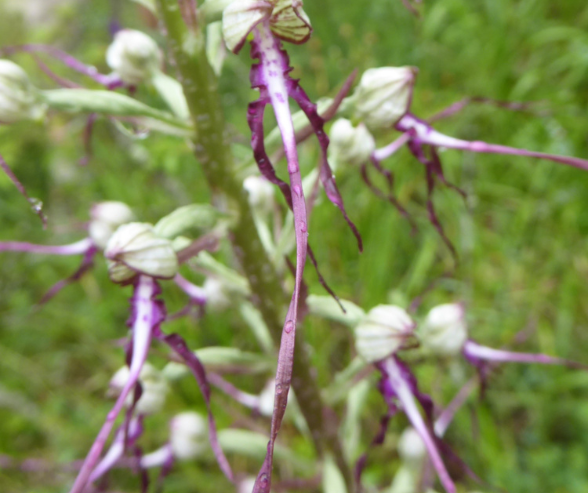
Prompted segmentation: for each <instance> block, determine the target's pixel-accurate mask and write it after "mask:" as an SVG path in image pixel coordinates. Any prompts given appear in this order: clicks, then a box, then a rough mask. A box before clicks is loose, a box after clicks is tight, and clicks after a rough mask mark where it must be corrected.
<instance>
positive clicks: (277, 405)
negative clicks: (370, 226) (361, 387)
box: [252, 21, 308, 493]
mask: <svg viewBox="0 0 588 493" xmlns="http://www.w3.org/2000/svg"><path fill="white" fill-rule="evenodd" d="M252 57H253V58H259V60H260V64H259V65H257V66H254V68H253V70H252V85H253V86H254V87H265V89H266V90H267V97H268V98H269V100H270V102H271V104H272V106H273V108H274V113H275V115H276V120H277V122H278V127H279V128H280V132H281V134H282V141H283V143H284V149H285V151H286V159H287V163H288V174H289V176H290V186H291V190H292V193H291V198H292V211H293V213H294V225H295V232H296V275H295V285H294V292H293V294H292V299H291V302H290V306H289V308H288V313H287V315H286V321H285V323H284V328H283V330H282V340H281V343H280V350H279V354H278V368H277V372H276V392H275V399H274V412H273V415H272V424H271V431H270V439H269V443H268V447H267V454H266V457H265V460H264V463H263V465H262V467H261V470H260V472H259V474H258V476H257V479H256V481H255V486H254V488H253V491H254V493H268V492H269V490H270V486H271V473H272V465H273V450H274V442H275V440H276V437H277V435H278V431H279V429H280V426H281V424H282V420H283V418H284V413H285V411H286V405H287V402H288V392H289V390H290V383H291V380H292V365H293V360H294V344H295V336H296V322H297V319H298V301H299V298H300V290H301V282H302V274H303V272H304V264H305V262H306V253H307V236H308V234H307V231H308V226H307V214H306V203H305V200H304V191H303V189H302V178H301V176H300V167H299V165H298V152H297V149H296V137H295V134H294V127H293V124H292V115H291V113H290V107H289V105H288V89H287V86H286V81H287V78H286V74H287V73H288V72H289V70H290V69H289V64H288V61H287V58H286V57H285V54H284V52H283V51H282V50H281V49H280V43H279V41H278V40H276V39H275V38H274V36H273V34H272V32H271V30H270V27H269V23H268V22H267V21H266V22H263V23H261V24H259V25H258V26H257V28H256V30H255V34H254V40H253V42H252ZM259 137H260V138H263V137H262V136H261V135H260V136H259Z"/></svg>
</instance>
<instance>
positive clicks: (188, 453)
mask: <svg viewBox="0 0 588 493" xmlns="http://www.w3.org/2000/svg"><path fill="white" fill-rule="evenodd" d="M170 446H171V449H172V453H173V455H174V457H175V458H176V459H179V460H189V459H193V458H195V457H198V456H200V455H202V453H203V452H205V451H206V450H207V449H208V425H207V423H206V420H205V419H204V418H203V417H202V416H200V415H199V414H197V413H194V412H185V413H180V414H178V415H176V416H175V417H174V418H173V419H172V420H171V423H170Z"/></svg>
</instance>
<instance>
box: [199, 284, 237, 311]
mask: <svg viewBox="0 0 588 493" xmlns="http://www.w3.org/2000/svg"><path fill="white" fill-rule="evenodd" d="M202 289H203V290H204V295H205V296H206V307H207V308H209V309H210V310H211V311H213V312H222V311H223V310H226V309H227V308H229V307H230V306H231V298H230V289H229V287H228V286H227V285H226V283H224V282H223V281H221V280H219V279H215V278H213V277H207V278H206V280H205V281H204V284H203V285H202Z"/></svg>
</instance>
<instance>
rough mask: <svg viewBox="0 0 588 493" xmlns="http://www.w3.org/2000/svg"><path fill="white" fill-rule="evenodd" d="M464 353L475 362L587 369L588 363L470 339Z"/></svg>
mask: <svg viewBox="0 0 588 493" xmlns="http://www.w3.org/2000/svg"><path fill="white" fill-rule="evenodd" d="M463 354H464V356H465V357H466V358H467V359H468V360H469V361H472V362H473V363H474V364H475V363H476V362H479V361H490V362H496V363H540V364H543V365H562V366H567V367H569V368H579V369H583V370H586V369H588V365H584V364H582V363H576V362H574V361H569V360H566V359H563V358H555V357H553V356H548V355H547V354H540V353H519V352H514V351H505V350H504V349H494V348H490V347H487V346H482V345H480V344H478V343H477V342H474V341H472V340H471V339H468V340H467V341H466V343H465V344H464V346H463Z"/></svg>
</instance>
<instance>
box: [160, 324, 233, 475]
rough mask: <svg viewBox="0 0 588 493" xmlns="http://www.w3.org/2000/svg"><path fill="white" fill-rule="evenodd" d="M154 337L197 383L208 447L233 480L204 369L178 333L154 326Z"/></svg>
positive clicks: (224, 471)
mask: <svg viewBox="0 0 588 493" xmlns="http://www.w3.org/2000/svg"><path fill="white" fill-rule="evenodd" d="M154 335H155V337H156V338H157V339H158V340H160V341H161V342H164V343H165V344H167V345H168V346H169V347H170V348H171V349H172V350H173V351H174V352H175V353H176V354H177V355H178V356H180V358H182V359H183V360H184V362H185V363H186V365H187V366H188V368H189V369H190V371H191V372H192V374H193V375H194V377H195V378H196V382H197V383H198V387H199V388H200V392H202V396H203V397H204V403H205V404H206V410H207V412H208V435H209V440H210V447H211V448H212V451H213V453H214V456H215V457H216V461H217V462H218V465H219V467H220V468H221V470H222V471H223V473H224V475H225V476H226V477H227V478H228V479H229V480H230V481H233V471H232V470H231V466H230V465H229V461H228V460H227V458H226V457H225V454H224V452H223V450H222V448H221V446H220V444H219V442H218V436H217V431H216V422H215V419H214V416H213V415H212V409H211V407H210V386H209V385H208V379H207V376H206V370H205V369H204V366H203V365H202V363H201V362H200V360H199V359H198V357H197V356H196V355H195V354H194V353H193V352H192V351H190V349H189V348H188V346H187V345H186V341H184V339H183V338H182V336H180V335H179V334H169V335H165V334H164V333H163V332H161V330H160V329H159V327H158V328H156V330H155V332H154Z"/></svg>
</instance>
